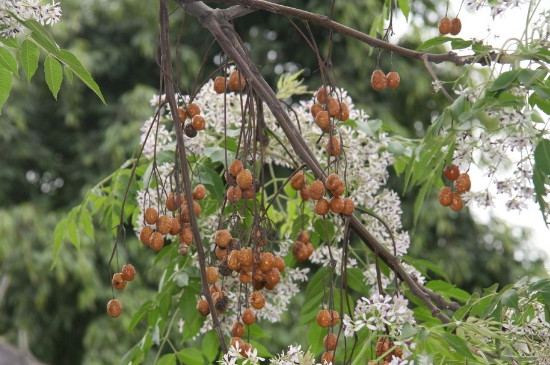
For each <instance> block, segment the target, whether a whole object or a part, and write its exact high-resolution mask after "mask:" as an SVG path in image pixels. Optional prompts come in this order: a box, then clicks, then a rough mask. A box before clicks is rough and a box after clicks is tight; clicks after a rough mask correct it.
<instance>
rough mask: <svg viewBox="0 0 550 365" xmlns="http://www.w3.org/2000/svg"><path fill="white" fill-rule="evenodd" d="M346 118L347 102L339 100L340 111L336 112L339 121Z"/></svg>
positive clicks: (347, 115)
mask: <svg viewBox="0 0 550 365" xmlns="http://www.w3.org/2000/svg"><path fill="white" fill-rule="evenodd" d="M348 119H349V108H348V104H346V103H344V102H343V101H341V102H340V113H339V114H338V120H339V121H341V122H345V121H346V120H348Z"/></svg>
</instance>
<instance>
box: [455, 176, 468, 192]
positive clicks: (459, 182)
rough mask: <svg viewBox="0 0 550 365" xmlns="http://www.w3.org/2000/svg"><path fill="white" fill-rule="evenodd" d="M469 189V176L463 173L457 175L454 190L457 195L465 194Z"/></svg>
mask: <svg viewBox="0 0 550 365" xmlns="http://www.w3.org/2000/svg"><path fill="white" fill-rule="evenodd" d="M471 187H472V183H471V181H470V175H468V174H467V173H465V172H464V173H462V174H460V175H458V177H457V178H456V180H455V190H456V192H457V193H459V194H464V193H465V192H467V191H470V188H471Z"/></svg>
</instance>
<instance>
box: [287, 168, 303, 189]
mask: <svg viewBox="0 0 550 365" xmlns="http://www.w3.org/2000/svg"><path fill="white" fill-rule="evenodd" d="M305 183H306V177H305V174H304V172H303V171H302V170H300V171H298V172H297V173H295V174H294V175H292V177H291V178H290V186H291V187H292V189H294V190H300V189H301V188H302V187H303V186H304V184H305Z"/></svg>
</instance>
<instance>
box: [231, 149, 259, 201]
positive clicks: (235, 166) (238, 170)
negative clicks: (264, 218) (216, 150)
mask: <svg viewBox="0 0 550 365" xmlns="http://www.w3.org/2000/svg"><path fill="white" fill-rule="evenodd" d="M225 177H226V180H227V182H228V184H229V187H228V188H227V191H226V193H225V196H226V197H227V200H229V201H230V202H231V203H237V202H239V200H241V199H253V198H254V197H255V196H256V190H257V187H258V184H257V182H256V181H255V180H254V177H253V176H252V172H250V170H249V169H245V168H244V165H243V163H242V162H241V161H240V160H237V159H235V160H233V162H232V163H231V165H230V166H229V169H228V170H227V172H226V173H225Z"/></svg>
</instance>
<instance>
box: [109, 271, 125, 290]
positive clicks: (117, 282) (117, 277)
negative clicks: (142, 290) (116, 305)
mask: <svg viewBox="0 0 550 365" xmlns="http://www.w3.org/2000/svg"><path fill="white" fill-rule="evenodd" d="M111 284H113V288H115V289H116V290H122V289H124V288H125V287H126V280H124V277H123V276H122V273H119V272H117V273H116V274H114V275H113V278H112V279H111Z"/></svg>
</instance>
